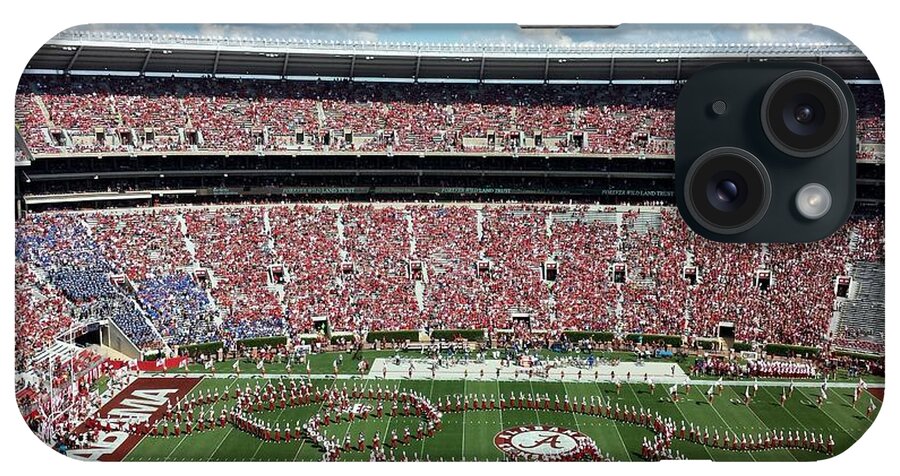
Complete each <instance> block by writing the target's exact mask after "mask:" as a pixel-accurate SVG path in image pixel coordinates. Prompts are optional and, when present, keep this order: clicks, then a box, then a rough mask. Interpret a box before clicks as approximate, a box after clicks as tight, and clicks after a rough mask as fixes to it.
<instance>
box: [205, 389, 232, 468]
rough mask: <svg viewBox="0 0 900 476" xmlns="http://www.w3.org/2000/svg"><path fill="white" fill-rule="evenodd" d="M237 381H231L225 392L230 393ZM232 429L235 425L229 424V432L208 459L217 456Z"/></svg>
mask: <svg viewBox="0 0 900 476" xmlns="http://www.w3.org/2000/svg"><path fill="white" fill-rule="evenodd" d="M235 383H237V379H234V380H232V381H231V383H230V384H228V386H227V387H225V393H228V391H229V390H231V387H233V386H234V384H235ZM232 431H234V425H228V433H225V437H224V438H222V441H220V442H219V444H218V445H216V449H214V450H213V452H212V453H210V454H209V458H207V459H206V461H212V458H213V456H215V455H216V453H218V452H219V448H221V447H222V444H223V443H225V440H227V439H228V436H229V435H231V432H232Z"/></svg>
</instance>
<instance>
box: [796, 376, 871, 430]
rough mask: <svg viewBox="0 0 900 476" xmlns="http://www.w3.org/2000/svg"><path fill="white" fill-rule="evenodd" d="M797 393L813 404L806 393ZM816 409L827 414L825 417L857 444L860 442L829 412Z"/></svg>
mask: <svg viewBox="0 0 900 476" xmlns="http://www.w3.org/2000/svg"><path fill="white" fill-rule="evenodd" d="M797 391H798V392H799V393H800V395H802V396H804V397H806V398H807V399H809V401H810V402H812V399H811V398H810V397H808V396H807V395H806V394H805V393H803V392H802V391H800V390H799V389H798V390H797ZM816 409H817V410H819V411H820V412H822V413H823V414H825V416H827V417H828V419H829V420H831V421H833V422H834V423H835V424H836V425H837V426H838V428H840V429H841V431H843V432H844V433H846V434H847V436H849V437H850V438H851V439H853V441H854V442H856V441H857V440H858V438H857V437H855V436H853V435H852V434H851V433H850V432H849V431H848V430H847V429H846V428H844V425H841V424H840V423H838V421H837V420H835V419H834V418H833V417H832V416H831V415H830V414H829V413H828V412H826V411H825V410H822V409H821V408H819V407H816Z"/></svg>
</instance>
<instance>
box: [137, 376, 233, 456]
mask: <svg viewBox="0 0 900 476" xmlns="http://www.w3.org/2000/svg"><path fill="white" fill-rule="evenodd" d="M202 382H203V381H202V380H201V381H200V382H198V383H197V385H196V386H195V387H194V388H193V389H191V391H190V392H188V394H187V395H185V396H184V397H183V398H182V400H184V399H186V398H188V397H190V396H192V395H195V394H194V390H197V389H198V387H200V383H202ZM231 385H234V382H232V383H231ZM231 385H229V386H228V388H231ZM197 393H201V394H202V391H200V390H197ZM179 402H180V400H179ZM186 439H188V435H184V436H182V437H181V441H179V442H178V444H177V445H175V447H174V448H172V451H170V452H169V454H168V455H166V457H165V459H163V461H169V458H171V457H172V455H173V454H175V450H177V449H178V447H179V446H181V444H182V443H184V440H186ZM142 441H143V440H142ZM222 441H224V439H223V440H222ZM135 448H136V447H135ZM217 449H218V448H217Z"/></svg>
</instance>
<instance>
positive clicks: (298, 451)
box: [257, 379, 337, 461]
mask: <svg viewBox="0 0 900 476" xmlns="http://www.w3.org/2000/svg"><path fill="white" fill-rule="evenodd" d="M310 383H312V382H310ZM336 387H337V379H334V380H332V382H331V389H330V390H334V389H335V388H336ZM324 407H325V400H322V403H320V404H319V409H318V410H317V411H316V413H319V412H321V411H322V408H324ZM304 444H306V437H305V436H304V437H302V438H301V439H300V446H299V447H298V448H297V452H296V453H294V458H293V461H297V457H298V456H300V450H302V449H303V445H304ZM257 451H259V450H258V449H257Z"/></svg>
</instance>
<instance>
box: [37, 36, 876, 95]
mask: <svg viewBox="0 0 900 476" xmlns="http://www.w3.org/2000/svg"><path fill="white" fill-rule="evenodd" d="M773 60H791V61H811V62H817V63H820V64H823V65H825V66H828V67H830V68H832V69H834V70H835V71H837V72H838V73H839V74H842V75H844V77H845V78H847V79H877V75H876V73H875V70H874V68H873V67H872V65H871V64H870V63H869V61H868V59H866V57H865V56H864V55H863V54H862V52H861V51H859V50H858V49H857V48H856V47H855V46H853V45H852V44H849V43H728V44H686V43H681V44H674V43H673V44H660V43H657V44H642V45H637V44H603V45H591V46H559V45H541V44H505V45H500V44H439V43H374V42H364V41H356V42H335V41H313V40H279V39H264V38H253V39H246V38H223V37H199V36H174V35H151V34H132V33H101V32H79V31H67V32H63V33H60V34H59V35H57V36H56V37H54V38H53V39H51V40H50V41H48V42H47V43H46V44H45V45H43V46H42V47H41V48H40V50H38V52H37V53H36V54H35V55H34V56H33V57H32V58H31V60H30V61H29V63H28V66H27V71H29V72H38V71H53V72H59V73H77V72H92V73H127V74H182V75H189V74H193V75H216V76H229V75H238V76H256V77H273V78H287V79H294V78H297V79H302V78H351V79H369V78H371V79H374V78H384V79H401V80H421V81H429V80H432V81H443V80H468V81H511V80H512V81H519V80H529V81H540V82H555V81H561V82H563V81H631V80H681V79H686V78H687V77H688V76H690V75H691V74H692V73H693V72H694V71H697V70H699V69H701V68H703V67H705V66H707V65H709V64H713V63H721V62H727V61H773Z"/></svg>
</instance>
